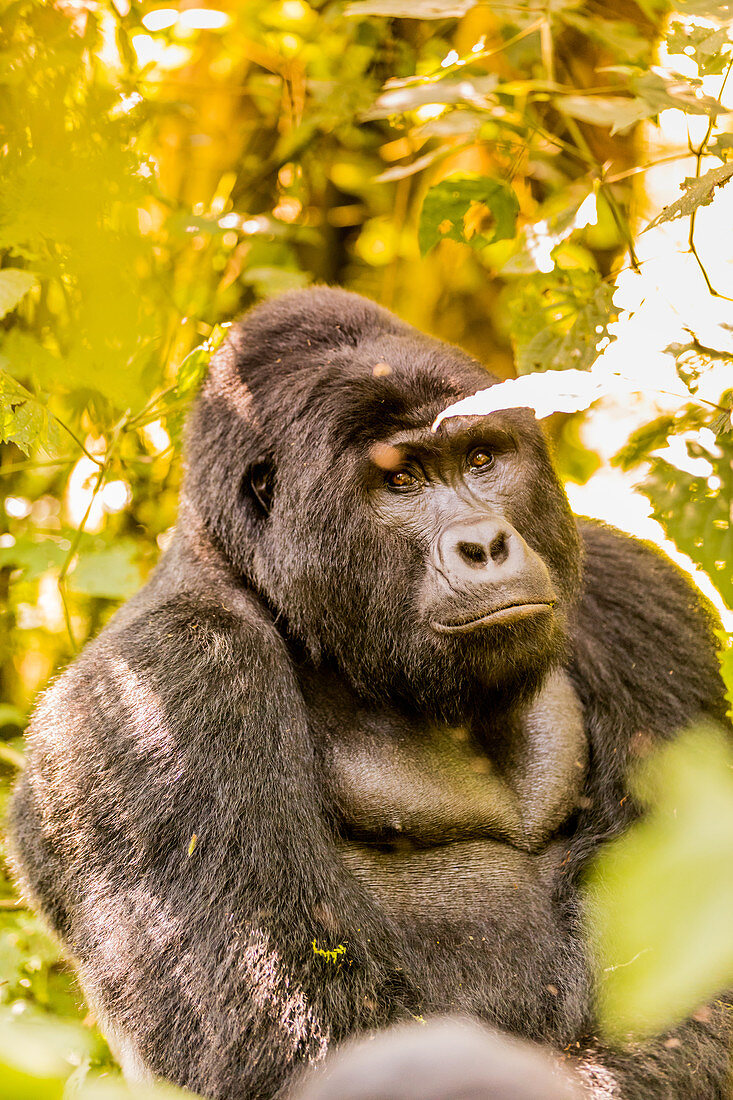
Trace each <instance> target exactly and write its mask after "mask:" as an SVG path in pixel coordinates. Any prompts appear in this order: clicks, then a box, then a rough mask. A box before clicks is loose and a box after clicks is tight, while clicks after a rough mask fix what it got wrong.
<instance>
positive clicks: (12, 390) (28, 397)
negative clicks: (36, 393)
mask: <svg viewBox="0 0 733 1100" xmlns="http://www.w3.org/2000/svg"><path fill="white" fill-rule="evenodd" d="M0 442H6V443H15V445H16V446H17V447H20V449H21V450H22V451H24V452H25V453H26V454H30V453H31V450H32V449H33V448H34V447H40V448H41V449H42V450H44V451H46V453H47V454H49V455H54V454H58V452H59V451H60V450H61V444H62V440H61V431H60V429H59V425H58V423H57V421H56V420H55V419H54V417H53V416H52V415H51V413H50V412H49V410H48V409H47V407H46V406H45V405H44V404H43V403H42V402H41V401H38V400H37V399H36V398H35V397H33V395H32V394H31V393H29V391H28V390H27V389H26V388H25V386H21V384H20V382H16V381H15V379H14V378H11V377H10V375H8V374H6V373H5V371H3V370H2V369H0Z"/></svg>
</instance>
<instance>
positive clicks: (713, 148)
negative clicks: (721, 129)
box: [706, 134, 733, 162]
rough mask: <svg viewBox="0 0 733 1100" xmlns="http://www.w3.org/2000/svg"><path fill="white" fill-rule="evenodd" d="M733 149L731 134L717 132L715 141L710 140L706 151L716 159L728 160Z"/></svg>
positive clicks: (732, 136) (732, 135)
mask: <svg viewBox="0 0 733 1100" xmlns="http://www.w3.org/2000/svg"><path fill="white" fill-rule="evenodd" d="M732 151H733V134H718V136H717V137H716V139H715V141H711V142H710V144H709V145H708V147H707V149H706V152H707V153H709V154H710V155H711V156H713V157H717V158H718V160H722V161H724V162H725V161H728V160H729V159H730V157H731V152H732Z"/></svg>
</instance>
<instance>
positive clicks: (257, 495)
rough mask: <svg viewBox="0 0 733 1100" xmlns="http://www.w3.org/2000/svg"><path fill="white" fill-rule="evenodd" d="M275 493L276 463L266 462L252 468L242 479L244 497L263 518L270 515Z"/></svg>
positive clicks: (258, 463)
mask: <svg viewBox="0 0 733 1100" xmlns="http://www.w3.org/2000/svg"><path fill="white" fill-rule="evenodd" d="M274 491H275V466H274V463H273V462H272V461H270V460H265V461H263V462H256V463H255V464H254V465H253V466H250V467H249V469H248V470H247V471H246V473H245V475H244V477H243V479H242V496H243V497H244V498H246V499H247V500H249V501H250V502H251V503H252V504H253V505H254V507H255V509H256V510H257V512H258V513H259V515H260V516H261V517H263V518H264V517H265V516H267V515H269V512H270V508H271V507H272V497H273V494H274Z"/></svg>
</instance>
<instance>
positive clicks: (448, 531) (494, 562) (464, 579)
mask: <svg viewBox="0 0 733 1100" xmlns="http://www.w3.org/2000/svg"><path fill="white" fill-rule="evenodd" d="M436 551H437V557H438V561H439V564H440V568H441V571H442V572H443V574H444V576H445V577H446V578H447V579H448V580H449V582H450V583H451V584H454V585H456V586H457V587H464V586H473V585H475V584H477V583H478V584H480V583H482V582H489V583H501V582H504V581H508V580H512V579H514V578H516V577H518V576H521V575H522V574H524V573H526V572H527V569H528V566H529V562H530V555H531V551H530V549H529V547H528V546H527V544H526V542H525V541H524V539H523V538H522V537H521V535H520V534H519V533H518V532H517V531H515V530H514V528H513V527H512V526H511V524H509V523H507V522H506V521H505V520H501V519H491V518H483V519H479V520H464V521H460V522H458V523H452V524H451V525H450V526H449V527H447V528H445V529H444V530H443V532H442V533H441V534H440V536H439V538H438V542H437V546H436Z"/></svg>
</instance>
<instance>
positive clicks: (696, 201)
mask: <svg viewBox="0 0 733 1100" xmlns="http://www.w3.org/2000/svg"><path fill="white" fill-rule="evenodd" d="M731 176H733V162H731V163H730V164H721V165H719V166H718V167H717V168H710V169H709V170H708V171H707V172H705V173H704V175H702V176H700V177H699V179H694V178H690V177H689V176H688V178H687V179H685V180H684V182H683V183H681V184H680V187H681V188H682V189H683V190H684V192H685V193H684V195H683V196H682V198H680V199H677V200H676V202H673V203H670V205H669V206H665V208H664V210H663V211H662V213H661V214H658V215H657V217H656V218H655V219H654V221H651V222H649V225H648V226H647V227H646V229H653V228H654V227H655V226H656V225H661V224H662V223H663V222H671V221H674V220H675V219H676V218H686V217H688V216H689V215H690V214H693V213H694V212H695V211H696V210H697V209H698V208H699V207H701V206H709V205H710V203H711V202H712V201H713V196H714V195H715V191H716V189H717V188H718V187H724V186H725V184H726V183H728V181H729V180H730V178H731ZM646 229H645V230H644V232H646Z"/></svg>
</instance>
